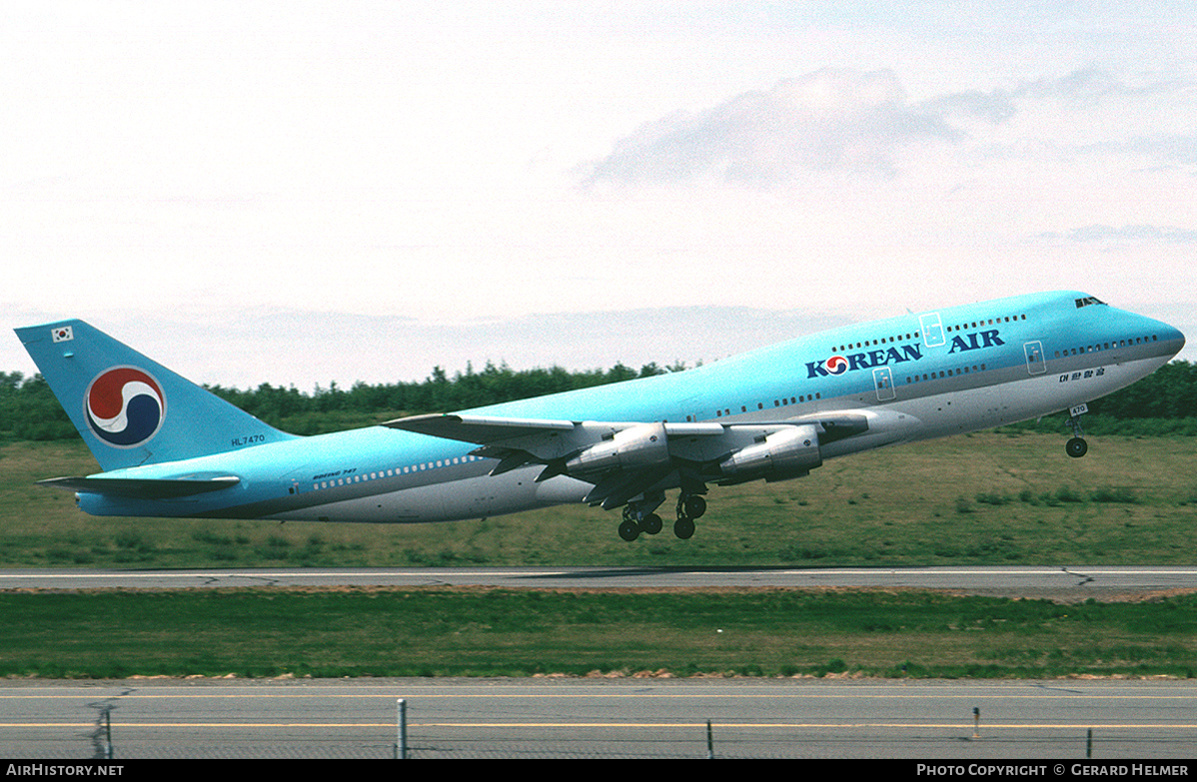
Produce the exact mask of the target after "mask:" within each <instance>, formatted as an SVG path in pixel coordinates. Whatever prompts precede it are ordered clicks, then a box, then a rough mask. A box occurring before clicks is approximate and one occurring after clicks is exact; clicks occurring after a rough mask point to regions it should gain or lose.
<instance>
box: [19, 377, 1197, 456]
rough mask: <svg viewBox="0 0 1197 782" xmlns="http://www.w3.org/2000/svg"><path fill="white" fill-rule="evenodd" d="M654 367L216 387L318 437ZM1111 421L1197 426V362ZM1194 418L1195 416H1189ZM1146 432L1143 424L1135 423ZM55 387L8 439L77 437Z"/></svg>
mask: <svg viewBox="0 0 1197 782" xmlns="http://www.w3.org/2000/svg"><path fill="white" fill-rule="evenodd" d="M682 369H684V367H683V366H680V365H677V366H672V367H668V368H664V367H660V366H657V365H656V364H648V365H645V366H643V367H641V368H640V370H639V371H636V370H634V369H631V368H630V367H626V366H623V365H622V364H616V365H615V366H614V367H612V368H611V369H608V370H601V369H596V370H589V371H582V372H571V371H568V370H565V369H562V368H561V367H552V368H551V369H529V370H522V371H515V370H513V369H511V368H510V367H508V366H506V365H501V366H495V365H493V364H487V365H486V367H485V368H484V369H483V370H482V371H481V372H476V371H474V369H473V368H472V367H467V369H466V371H465V372H464V373H461V372H458V373H457V374H455V375H454V376H453V377H449V376H448V375H447V373H446V372H445V371H444V370H443V369H442V368H440V367H435V368H434V369H433V370H432V374H431V375H429V376H428V377H427V378H425V379H424V380H423V381H420V382H406V383H405V382H399V383H385V384H379V385H367V384H365V383H360V382H359V383H355V384H354V385H353V387H352V388H350V389H348V390H346V389H342V388H339V387H338V386H337V384H336V383H332V384H331V385H330V386H329V387H328V388H322V387H320V386H317V387H316V389H315V390H314V391H312V392H311V393H304V392H301V391H299V390H298V389H296V388H295V387H294V386H292V387H290V388H283V387H281V386H272V385H270V384H269V383H263V384H262V385H260V386H258V387H257V388H255V389H249V390H244V391H243V390H240V389H236V388H223V387H221V386H215V387H212V388H210V389H209V390H211V391H213V392H214V393H216V394H217V395H219V396H221V397H223V398H224V399H226V400H228V401H229V402H231V403H232V404H234V405H236V406H237V407H240V408H241V409H243V410H245V411H246V412H248V413H250V414H252V415H254V416H257V417H258V418H260V419H261V420H263V421H265V422H266V423H268V424H271V425H272V426H277V427H278V428H280V429H283V430H285V431H289V432H294V433H295V434H318V433H320V432H326V431H334V430H336V429H344V428H348V427H352V426H365V425H369V424H371V423H377V422H378V421H381V420H384V419H385V418H388V417H396V416H399V415H411V414H416V413H424V412H440V411H446V410H461V409H465V408H470V407H479V406H481V405H487V404H493V403H497V402H505V401H509V400H512V399H524V398H527V397H532V396H539V395H542V394H552V393H557V392H560V391H570V390H573V389H577V388H588V387H591V386H597V385H602V384H604V383H614V382H618V381H621V380H631V379H633V378H637V377H648V376H650V375H659V374H662V373H665V372H672V371H680V370H682ZM1089 410H1090V412H1091V413H1092V414H1093V415H1094V416H1097V417H1100V419H1102V420H1105V421H1110V420H1113V421H1134V420H1139V421H1142V420H1143V419H1156V420H1162V421H1171V422H1185V426H1171V427H1164V428H1163V429H1157V431H1172V432H1190V431H1197V426H1194V425H1193V423H1194V420H1197V365H1194V364H1191V363H1189V362H1187V361H1174V362H1172V363H1170V364H1168V365H1167V366H1164V367H1163V368H1161V369H1160V370H1159V371H1158V372H1156V373H1155V374H1153V375H1151V376H1150V377H1147V378H1145V379H1143V380H1141V381H1139V382H1138V383H1136V384H1135V385H1133V386H1130V387H1129V388H1125V389H1123V390H1122V391H1119V392H1117V393H1115V394H1112V395H1110V396H1108V397H1105V398H1104V399H1098V400H1095V401H1093V402H1091V403H1090V404H1089ZM1186 419H1188V420H1186ZM1135 428H1136V429H1137V430H1141V427H1135ZM77 436H78V435H77V434H76V433H75V430H74V427H73V426H71V423H70V421H69V420H68V419H67V417H66V414H65V413H64V412H63V410H62V407H61V406H60V405H59V404H58V401H57V400H56V399H55V398H54V395H53V394H52V393H51V391H50V387H49V385H48V384H47V383H46V382H45V380H43V379H42V377H41V376H40V375H35V376H33V377H24V376H22V374H21V373H20V372H11V373H4V372H0V440H9V441H11V440H58V439H70V438H74V437H77Z"/></svg>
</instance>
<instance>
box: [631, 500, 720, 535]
mask: <svg viewBox="0 0 1197 782" xmlns="http://www.w3.org/2000/svg"><path fill="white" fill-rule="evenodd" d="M664 501H665V498H664V497H663V496H662V497H661V498H660V499H657V500H642V501H640V502H629V503H628V504H627V505H625V506H624V508H623V520H622V521H620V522H619V537H621V538H623V539H624V540H626V541H627V542H629V543H631V542H632V541H633V540H636V539H637V538H639V537H640V533H644V534H645V535H656V534H657V533H658V532H660V531H661V530H662V529H663V528H664V526H665V525H664V522H663V521H661V517H660V516H658V515H657V514H656V513H654V512H653V511H655V510H656V508H657V506H659V505H660V504H661V503H662V502H664ZM706 512H707V501H706V500H704V499H703V498H702V497H701V496H700V495H698V494H686V493H685V492H683V493H682V494H681V496H679V497H678V499H677V521H675V522H674V523H673V534H674V535H676V536H677V537H678V538H680V539H681V540H689V539H690V538H691V537H693V535H694V520H695V519H697V518H698V517H700V516H702V514H704V513H706Z"/></svg>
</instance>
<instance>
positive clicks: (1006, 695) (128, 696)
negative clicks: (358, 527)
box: [0, 685, 1197, 701]
mask: <svg viewBox="0 0 1197 782" xmlns="http://www.w3.org/2000/svg"><path fill="white" fill-rule="evenodd" d="M578 686H579V687H581V686H582V685H578ZM866 686H867V685H866ZM878 686H881V685H878ZM1179 686H1183V687H1193V686H1194V685H1179ZM999 690H1000V688H999ZM103 695H104V691H102V690H88V691H83V692H77V693H38V692H30V693H3V692H0V700H5V699H12V700H34V699H39V698H43V699H49V700H54V699H58V700H66V699H81V698H82V699H91V700H94V699H95V698H96V697H97V696H103ZM999 696H1000V697H1001V698H1003V699H1032V700H1043V699H1044V698H1085V699H1087V700H1145V699H1151V700H1160V701H1164V700H1185V701H1191V700H1194V699H1197V691H1195V692H1192V693H1189V694H1180V695H1159V694H1155V693H1139V694H1127V695H1118V694H1104V693H1094V692H1090V691H1081V692H1059V693H1054V692H1042V691H1039V692H1033V693H1010V692H1000V691H999V692H996V693H985V692H971V693H961V694H950V693H935V692H927V691H925V690H923V691H915V689H914V688H912V689H911V690H909V691H907V692H900V693H876V694H869V693H862V692H861V691H860V688H853V689H852V690H851V691H842V690H841V691H837V692H778V691H767V692H743V691H740V692H735V691H727V692H718V691H714V692H712V691H710V690H708V691H706V692H690V693H686V692H664V691H658V690H654V691H652V692H645V691H644V689H636V690H631V689H629V691H627V692H590V693H588V692H577V691H574V692H553V693H548V692H546V693H540V692H535V691H524V692H508V693H503V692H479V693H423V692H416V691H413V690H403V689H396V690H395V691H393V692H387V693H378V694H370V693H362V692H345V693H329V692H320V691H318V690H298V689H297V690H296V691H295V692H278V691H272V692H260V693H254V692H216V693H202V692H191V693H165V692H163V693H157V692H125V693H121V694H120V695H119V697H120V699H121V700H135V699H159V700H161V699H171V698H177V699H184V698H213V699H219V698H238V699H245V698H312V699H319V698H358V699H362V700H365V699H378V698H385V699H387V700H395V699H396V698H404V699H407V700H411V699H412V698H419V699H424V700H432V699H434V698H435V699H447V698H468V699H481V698H495V699H500V698H528V699H531V700H545V699H550V698H646V697H651V698H656V699H665V698H710V699H718V698H771V699H777V698H793V699H798V698H811V699H816V698H870V699H874V700H897V699H902V698H918V699H927V698H933V699H934V698H938V699H943V700H960V699H969V700H976V699H977V698H980V697H999ZM113 697H117V696H113Z"/></svg>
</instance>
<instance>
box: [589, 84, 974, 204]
mask: <svg viewBox="0 0 1197 782" xmlns="http://www.w3.org/2000/svg"><path fill="white" fill-rule="evenodd" d="M958 135H959V132H958V131H956V130H954V129H953V128H951V127H950V126H949V125H947V124H946V123H944V122H943V120H942V119H941V118H940V117H939V116H936V115H934V114H931V113H927V112H925V111H921V110H919V109H918V108H917V107H915V106H912V105H910V104H909V103H908V101H907V99H906V95H905V92H904V91H903V89H902V87H901V85H900V84H899V82H898V79H897V77H896V76H895V75H894V74H893V73H891V72H889V71H876V72H871V73H862V72H859V71H855V70H850V69H843V68H835V69H832V68H825V69H822V70H819V71H816V72H814V73H809V74H806V75H804V76H800V77H797V78H789V79H783V80H782V81H780V82H778V83H777V84H775V85H774V86H773V87H772V88H770V89H768V90H765V91H754V92H746V93H743V94H740V95H736V96H734V97H732V98H730V99H728V100H726V101H724V102H722V103H720V104H719V105H718V106H715V107H713V108H711V109H708V110H706V111H701V112H679V113H676V114H672V115H668V116H666V117H663V118H662V119H660V120H658V121H656V122H654V123H650V124H648V125H645V126H643V127H641V128H640V129H638V130H637V131H636V133H634V134H633V135H631V136H629V137H627V138H625V139H623V140H621V141H620V142H618V144H616V147H615V150H614V151H613V152H612V154H611V155H609V156H608V157H606V158H605V159H603V160H601V161H599V162H598V163H597V164H596V165H595V166H594V169H593V172H592V174H591V176H590V179H591V181H600V182H601V181H604V180H616V181H632V182H634V181H641V180H648V181H671V180H681V179H686V178H690V177H695V176H704V175H710V174H714V175H715V176H717V177H719V178H722V179H726V180H728V181H731V182H741V183H748V184H771V183H775V182H791V181H793V180H794V179H795V178H796V177H797V176H799V175H800V174H801V172H803V171H807V170H814V171H827V170H846V171H851V172H863V173H867V174H872V175H882V176H892V175H893V174H894V173H895V171H894V167H895V152H896V150H897V148H899V147H901V146H903V145H905V144H909V143H913V142H918V141H927V140H947V141H951V140H954V139H955V138H956V137H957V136H958Z"/></svg>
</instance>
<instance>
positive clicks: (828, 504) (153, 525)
mask: <svg viewBox="0 0 1197 782" xmlns="http://www.w3.org/2000/svg"><path fill="white" fill-rule="evenodd" d="M1063 439H1064V438H1063V437H1056V436H1050V435H1044V434H1036V433H1026V432H1014V431H1010V432H986V433H982V434H976V435H967V436H961V437H955V438H949V439H946V440H939V441H934V442H930V443H922V444H916V445H911V446H899V447H896V448H892V449H883V450H879V451H873V452H869V453H864V454H860V455H857V456H852V457H847V458H845V459H839V460H834V461H829V462H827V463H826V464H825V465H824V466H823V467H821V468H820V469H818V470H816V471H814V472H813V473H811V475H810V476H809V477H807V478H803V479H799V480H795V481H790V482H786V483H777V484H765V483H763V482H757V483H752V484H746V485H743V486H737V487H729V488H719V487H712V490H711V494H710V495H709V498H708V499H709V502H710V510H709V511H708V513H707V515H706V516H704V517H703V518H702V519H701V520H700V521H699V525H698V532H697V534H696V535H695V537H694V538H693V539H691V540H689V541H679V540H677V539H675V538H674V537H673V536H672V534H671V533H670V532H669V531H668V518H667V527H666V531H665V532H663V533H662V534H661V535H658V536H656V537H642V538H641V539H640V540H638V541H636V542H635V543H632V544H627V543H624V542H623V541H621V540H619V538H618V537H617V535H616V534H615V527H616V524H617V522H618V513H608V512H603V511H601V510H598V509H594V508H587V507H584V506H566V507H559V508H550V509H546V510H541V511H532V512H527V513H522V514H518V515H514V516H503V517H496V518H491V519H487V520H473V521H463V522H452V523H446V524H424V525H376V524H369V525H365V524H363V525H358V524H325V523H316V522H310V523H309V522H304V523H298V522H289V523H287V524H278V523H275V522H266V521H221V520H188V519H174V520H172V519H130V518H95V517H90V516H87V515H85V514H83V513H81V512H79V511H78V510H77V509H76V508H75V507H74V502H73V498H72V495H71V494H70V493H68V492H62V491H56V490H50V489H43V488H40V487H36V486H34V485H33V484H34V482H35V481H36V480H38V479H40V478H45V477H51V476H57V475H73V474H85V473H89V472H95V471H97V469H98V468H97V466H96V465H95V462H94V461H93V460H92V459H91V457H90V455H88V454H87V452H86V450H85V449H84V448H83V446H82V444H81V443H19V444H9V445H5V446H2V447H0V566H4V567H13V566H37V567H51V566H53V567H74V566H90V567H121V568H161V567H212V566H241V567H249V566H255V565H262V566H269V567H306V566H367V567H370V566H443V565H464V566H468V565H486V566H500V565H516V566H518V565H560V566H566V565H597V564H601V565H607V566H682V567H692V566H704V567H710V566H778V565H782V566H807V567H810V566H815V567H831V566H870V565H871V566H914V565H967V564H978V565H979V564H1010V565H1015V564H1024V565H1026V564H1041V565H1058V564H1063V563H1073V564H1076V563H1083V564H1088V565H1099V564H1156V565H1183V564H1191V563H1192V562H1193V559H1194V557H1193V550H1192V544H1191V530H1192V528H1193V523H1194V521H1195V520H1197V475H1195V474H1194V472H1193V470H1192V465H1193V464H1194V463H1195V461H1197V459H1195V456H1197V440H1194V439H1192V438H1180V437H1177V438H1167V437H1159V438H1141V439H1138V438H1132V437H1100V438H1091V445H1090V452H1089V455H1088V456H1086V457H1085V458H1084V459H1069V458H1068V457H1067V456H1065V455H1064V449H1063ZM663 510H664V511H665V514H664V515H666V516H668V514H669V513H670V512H671V505H670V504H669V503H667V504H666V506H664V508H663Z"/></svg>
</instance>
